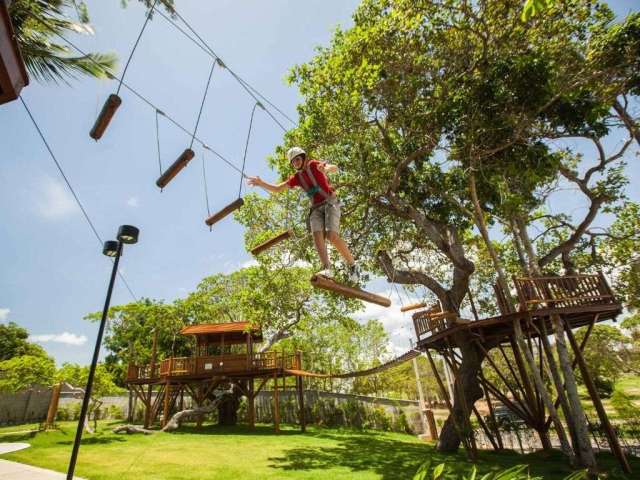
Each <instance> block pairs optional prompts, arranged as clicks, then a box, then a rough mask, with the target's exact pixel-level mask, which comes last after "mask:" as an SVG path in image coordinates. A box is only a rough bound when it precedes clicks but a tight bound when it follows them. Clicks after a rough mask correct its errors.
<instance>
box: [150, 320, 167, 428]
mask: <svg viewBox="0 0 640 480" xmlns="http://www.w3.org/2000/svg"><path fill="white" fill-rule="evenodd" d="M157 353H158V330H157V329H154V331H153V343H152V344H151V365H149V367H150V370H151V371H150V372H149V380H150V381H151V379H153V378H154V375H155V370H156V361H157V358H156V357H157ZM169 373H171V372H169ZM152 394H153V385H152V384H151V383H149V386H148V387H147V398H148V399H149V400H148V402H145V412H144V428H149V427H150V426H151V395H152Z"/></svg>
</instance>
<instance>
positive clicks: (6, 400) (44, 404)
mask: <svg viewBox="0 0 640 480" xmlns="http://www.w3.org/2000/svg"><path fill="white" fill-rule="evenodd" d="M50 401H51V388H48V387H34V388H30V389H28V390H23V391H21V392H18V393H12V394H8V393H0V425H16V424H20V423H33V422H44V421H45V420H46V419H47V410H48V409H49V402H50Z"/></svg>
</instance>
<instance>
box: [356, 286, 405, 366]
mask: <svg viewBox="0 0 640 480" xmlns="http://www.w3.org/2000/svg"><path fill="white" fill-rule="evenodd" d="M377 294H378V295H382V296H383V297H387V298H391V302H392V304H391V306H390V307H381V306H379V305H375V304H372V303H367V304H365V309H364V311H362V312H359V313H357V314H356V315H355V318H356V320H358V321H359V322H361V323H364V322H366V321H367V320H372V319H377V320H379V321H380V322H381V323H382V325H383V326H384V329H385V331H386V332H387V333H388V334H389V347H390V349H391V351H392V353H393V354H394V355H400V354H402V353H404V352H406V351H407V350H409V348H410V342H409V341H410V340H411V341H415V332H414V330H413V320H412V319H411V312H408V313H402V312H401V311H400V308H401V307H402V305H401V303H400V300H399V299H398V295H397V294H396V292H395V291H393V290H387V291H383V292H377ZM403 301H405V303H406V299H405V298H403ZM409 301H410V302H414V301H417V300H416V299H414V298H410V299H409Z"/></svg>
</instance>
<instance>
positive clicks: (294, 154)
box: [287, 147, 307, 162]
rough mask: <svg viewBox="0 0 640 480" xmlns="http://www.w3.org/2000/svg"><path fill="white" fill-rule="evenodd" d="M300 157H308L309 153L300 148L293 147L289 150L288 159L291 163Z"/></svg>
mask: <svg viewBox="0 0 640 480" xmlns="http://www.w3.org/2000/svg"><path fill="white" fill-rule="evenodd" d="M298 155H305V156H306V155H307V152H305V151H304V150H303V149H301V148H300V147H291V148H290V149H289V150H287V158H288V159H289V162H291V160H293V159H294V158H296V157H297V156H298Z"/></svg>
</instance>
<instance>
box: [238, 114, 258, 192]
mask: <svg viewBox="0 0 640 480" xmlns="http://www.w3.org/2000/svg"><path fill="white" fill-rule="evenodd" d="M257 107H261V108H262V109H263V110H264V107H263V106H262V104H261V103H260V102H256V103H255V104H254V105H253V108H252V109H251V118H250V119H249V131H248V132H247V140H246V142H245V144H244V155H243V157H242V173H241V174H240V188H239V189H238V198H240V197H241V196H242V183H243V180H244V177H245V174H244V167H245V165H246V164H247V151H248V150H249V140H250V139H251V129H252V127H253V117H254V116H255V114H256V108H257Z"/></svg>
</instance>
